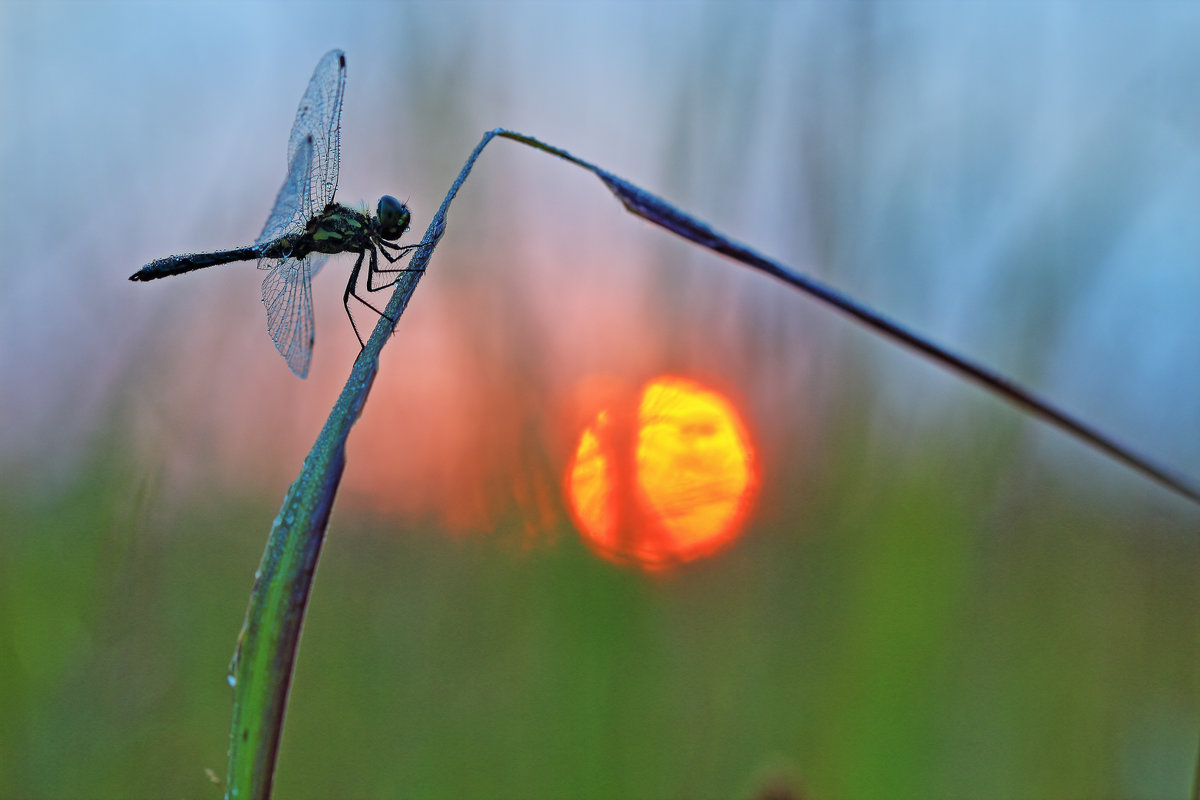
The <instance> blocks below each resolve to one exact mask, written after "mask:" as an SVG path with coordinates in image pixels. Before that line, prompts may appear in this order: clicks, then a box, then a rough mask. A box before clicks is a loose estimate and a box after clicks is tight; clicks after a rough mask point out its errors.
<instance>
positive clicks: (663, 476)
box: [566, 376, 757, 569]
mask: <svg viewBox="0 0 1200 800" xmlns="http://www.w3.org/2000/svg"><path fill="white" fill-rule="evenodd" d="M623 405H624V406H625V407H622V404H616V405H613V406H610V407H608V408H605V409H602V410H600V411H599V412H598V413H597V414H596V416H595V418H594V419H593V420H592V422H591V423H590V424H588V425H587V426H586V427H585V428H584V430H583V433H582V434H581V435H580V438H579V445H578V447H577V448H576V450H575V456H574V458H573V459H572V460H571V463H570V465H569V466H568V467H567V474H566V493H567V501H568V506H569V507H570V509H571V512H572V514H573V516H574V518H575V521H576V523H577V525H578V526H579V529H580V531H581V532H582V533H583V536H584V540H585V541H586V542H587V543H588V544H589V545H591V546H592V547H593V548H594V549H595V550H596V551H597V552H599V553H600V554H601V555H603V556H604V557H606V558H609V559H611V560H613V561H618V562H625V563H634V564H637V565H638V566H640V567H643V568H645V569H662V568H665V567H669V566H671V565H673V564H678V563H682V562H685V561H691V560H693V559H697V558H703V557H705V556H709V555H712V554H713V553H715V552H716V551H717V550H719V549H721V548H722V547H723V546H725V545H726V544H728V543H730V542H731V541H733V540H734V539H735V538H737V536H738V535H739V534H740V533H741V528H742V523H743V522H744V519H745V516H746V512H747V510H748V509H749V507H750V503H751V500H752V497H753V494H754V489H755V486H756V484H757V475H756V474H755V464H754V450H753V447H752V444H751V442H750V438H749V436H748V434H747V432H746V428H745V426H744V425H743V424H742V421H741V418H740V417H739V415H738V413H737V411H736V409H734V407H733V405H732V404H731V403H730V402H729V401H728V400H727V399H726V398H725V397H723V396H722V395H720V394H718V393H717V392H714V391H712V390H709V389H706V388H704V387H703V386H701V385H699V384H697V383H695V382H694V381H690V380H687V379H685V378H679V377H674V376H663V377H659V378H656V379H655V380H653V381H651V382H650V383H649V384H647V385H646V386H645V387H644V388H643V389H642V391H641V393H640V394H639V396H638V397H637V398H636V401H635V402H629V403H626V404H623ZM629 406H635V407H629Z"/></svg>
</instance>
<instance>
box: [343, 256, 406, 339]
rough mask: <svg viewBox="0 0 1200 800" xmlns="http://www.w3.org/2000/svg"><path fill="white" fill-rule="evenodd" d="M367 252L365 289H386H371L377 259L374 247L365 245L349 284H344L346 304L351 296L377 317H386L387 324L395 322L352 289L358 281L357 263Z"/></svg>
mask: <svg viewBox="0 0 1200 800" xmlns="http://www.w3.org/2000/svg"><path fill="white" fill-rule="evenodd" d="M368 252H370V253H371V262H370V264H368V265H367V288H368V289H370V290H371V291H373V292H375V291H379V289H384V288H387V287H384V286H380V287H379V289H371V275H372V273H375V272H378V271H379V259H378V258H377V256H376V252H375V248H374V247H372V246H371V245H367V247H366V249H365V250H363V251H362V253H361V254H359V256H358V262H355V265H354V270H353V271H352V272H351V273H350V283H348V284H346V302H347V303H349V302H350V297H351V296H353V297H354V299H355V300H357V301H358V302H360V303H362V304H363V305H364V306H366V307H367V308H369V309H371V310H372V311H374V312H375V313H376V314H378V315H379V316H381V317H387V320H388V322H395V320H394V319H392V318H391V317H388V315H387V314H385V313H383V312H382V311H380V310H379V309H378V308H376V307H375V306H373V305H371V304H370V303H368V302H367V301H366V300H365V299H364V298H363V297H362V295H360V294H359V293H358V292H356V291H354V287H355V285H356V282H357V280H358V268H359V262H361V261H362V259H363V256H365V255H366V254H367V253H368ZM359 341H360V342H361V341H362V338H361V337H360V338H359Z"/></svg>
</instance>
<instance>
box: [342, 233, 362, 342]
mask: <svg viewBox="0 0 1200 800" xmlns="http://www.w3.org/2000/svg"><path fill="white" fill-rule="evenodd" d="M366 254H367V251H366V250H364V251H362V252H361V253H359V254H358V260H357V261H355V262H354V267H353V269H351V270H350V280H348V281H346V292H345V294H343V295H342V305H343V306H345V308H346V316H347V317H349V318H350V327H351V328H353V329H354V335H355V336H357V337H358V346H359V347H360V348H362V347H365V345H364V344H363V338H362V334H360V333H359V332H358V324H357V323H355V321H354V315H353V314H351V313H350V295H352V294H354V284H355V283H356V282H357V281H358V271H359V270H360V269H361V268H362V262H363V256H365V255H366ZM357 296H358V295H355V297H357Z"/></svg>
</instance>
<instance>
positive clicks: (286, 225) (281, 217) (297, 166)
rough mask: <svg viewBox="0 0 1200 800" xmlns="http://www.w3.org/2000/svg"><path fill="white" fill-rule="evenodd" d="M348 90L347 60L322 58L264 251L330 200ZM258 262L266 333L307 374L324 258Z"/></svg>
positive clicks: (285, 256)
mask: <svg viewBox="0 0 1200 800" xmlns="http://www.w3.org/2000/svg"><path fill="white" fill-rule="evenodd" d="M345 89H346V56H345V54H344V53H342V51H341V50H331V51H329V52H328V53H326V54H325V56H324V57H323V58H322V59H321V61H320V63H319V64H317V68H316V69H315V70H313V76H312V79H311V80H309V82H308V88H307V89H306V90H305V92H304V97H302V98H301V99H300V107H299V108H298V109H297V110H296V121H295V122H294V123H292V134H291V137H290V138H289V139H288V171H287V177H286V178H285V179H284V181H283V186H282V187H281V188H280V190H279V194H278V195H277V196H276V198H275V206H274V208H272V209H271V214H270V216H269V217H267V224H266V225H264V226H263V230H262V233H261V234H259V237H258V241H257V242H255V244H256V245H259V246H261V247H265V246H267V245H270V244H272V243H277V242H279V241H280V240H281V239H284V238H285V237H299V236H301V235H303V234H304V233H305V227H306V226H307V224H308V221H309V220H311V219H312V218H313V217H315V216H317V215H318V214H320V213H321V212H322V211H324V210H325V206H327V205H328V204H329V203H331V202H333V195H334V193H335V192H336V191H337V182H338V165H339V159H340V158H341V146H342V145H341V141H342V132H341V119H342V96H343V94H344V93H345ZM276 251H277V252H276V253H275V255H273V256H271V257H267V258H260V259H259V262H258V266H259V269H268V270H270V272H269V273H268V274H267V277H266V278H265V279H264V280H263V284H262V301H263V305H265V306H266V307H267V330H268V331H269V332H270V334H271V340H272V341H274V342H275V347H276V348H278V350H279V352H280V354H281V355H282V356H283V357H284V360H286V361H287V364H288V366H289V367H290V368H291V370H292V372H294V373H296V375H298V376H299V377H301V378H303V377H304V376H305V375H307V374H308V367H309V363H310V362H311V361H312V350H313V307H312V276H313V274H314V273H315V272H316V271H317V270H319V269H320V268H321V266H322V265H323V264H324V263H325V259H326V258H327V256H326V255H324V254H310V255H309V256H307V257H305V258H293V257H292V254H291V250H290V248H288V247H286V246H285V247H282V248H279V247H277V248H276Z"/></svg>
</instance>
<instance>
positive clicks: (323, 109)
mask: <svg viewBox="0 0 1200 800" xmlns="http://www.w3.org/2000/svg"><path fill="white" fill-rule="evenodd" d="M345 91H346V54H345V53H343V52H342V51H341V50H330V51H329V52H328V53H326V54H325V55H324V56H323V57H322V58H321V61H320V62H319V63H318V64H317V68H316V69H315V70H313V75H312V79H311V80H309V82H308V89H306V90H305V92H304V97H302V98H300V107H299V108H298V109H296V121H295V122H294V123H292V135H291V138H290V139H288V166H289V171H290V167H291V164H292V162H293V161H294V160H295V157H296V154H297V153H299V152H300V150H301V149H302V148H303V147H304V144H305V142H307V141H309V140H311V141H312V170H311V173H310V176H309V182H308V186H307V187H306V188H307V190H308V192H307V196H306V197H305V198H304V202H305V204H306V207H305V208H304V213H305V214H306V215H307V217H306V219H311V218H312V217H315V216H316V215H317V214H320V213H321V212H322V211H324V210H325V206H326V205H328V204H329V203H331V202H333V195H334V193H335V192H336V191H337V183H338V164H339V162H340V160H341V153H342V96H343V95H344V94H345Z"/></svg>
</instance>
